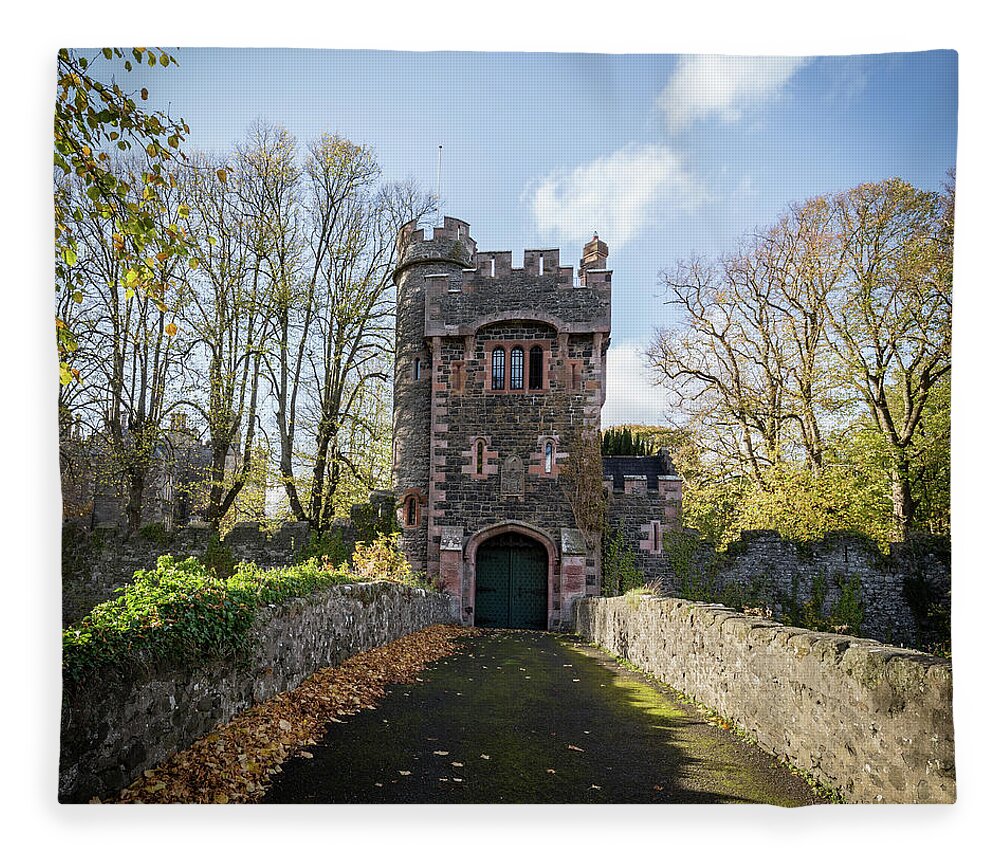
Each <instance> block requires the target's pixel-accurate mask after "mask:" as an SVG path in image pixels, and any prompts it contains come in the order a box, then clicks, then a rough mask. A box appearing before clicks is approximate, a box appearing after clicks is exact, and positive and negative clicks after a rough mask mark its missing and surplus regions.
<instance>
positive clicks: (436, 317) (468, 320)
mask: <svg viewBox="0 0 1000 860" xmlns="http://www.w3.org/2000/svg"><path fill="white" fill-rule="evenodd" d="M424 244H426V242H425V243H424ZM512 256H513V255H512V253H511V252H510V251H488V252H478V253H477V254H476V255H475V257H474V259H473V265H472V266H469V267H467V268H464V269H462V270H461V271H454V270H453V269H452V270H451V271H448V270H444V269H443V270H442V271H440V272H428V273H427V274H426V275H425V276H424V287H425V291H426V304H425V306H424V313H425V316H424V336H425V337H434V336H442V337H453V336H463V335H468V334H474V333H475V332H476V331H477V330H478V329H479V328H481V327H482V326H484V325H489V324H491V323H494V322H499V321H504V320H515V319H529V320H538V321H540V322H545V323H547V324H549V325H552V327H553V328H555V329H556V331H558V332H560V333H567V334H582V333H594V332H599V333H602V334H608V333H610V331H611V272H610V270H604V269H602V270H585V271H582V272H581V279H580V281H579V283H574V279H573V267H572V266H562V265H560V260H559V249H558V248H556V249H550V250H527V251H525V252H524V265H523V266H521V267H520V268H514V267H512V265H511V262H512ZM541 309H544V311H542V310H541Z"/></svg>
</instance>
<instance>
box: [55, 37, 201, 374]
mask: <svg viewBox="0 0 1000 860" xmlns="http://www.w3.org/2000/svg"><path fill="white" fill-rule="evenodd" d="M102 60H103V62H104V63H105V66H104V67H103V68H104V69H107V71H108V74H111V67H112V65H113V64H115V63H120V65H121V67H122V68H123V69H124V71H125V72H126V73H129V72H131V71H132V70H133V68H134V67H135V66H136V65H139V64H145V65H149V66H163V67H168V66H171V65H176V60H175V59H174V58H173V57H172V56H171V55H169V54H167V53H166V52H165V51H162V50H158V49H153V48H132V49H131V50H130V51H128V50H125V49H120V48H104V49H103V50H102V51H101V52H100V54H99V55H97V56H95V57H91V58H87V57H85V56H82V55H80V54H79V53H77V52H75V51H72V50H68V49H63V50H61V51H59V54H58V60H57V79H56V103H55V121H54V152H53V164H54V168H55V179H56V183H55V279H56V292H57V316H56V337H57V345H58V350H59V362H60V364H59V371H60V373H59V375H60V381H61V382H62V384H63V385H69V384H70V383H72V382H73V381H74V379H79V370H78V369H77V368H75V367H74V366H73V363H72V354H73V353H74V352H75V351H76V349H77V345H78V344H77V339H76V337H75V335H74V332H73V330H72V328H71V326H70V324H69V323H68V322H67V319H66V317H67V314H66V309H67V307H66V306H67V303H68V302H71V303H76V304H79V303H82V302H83V298H84V290H85V289H86V288H87V287H88V284H87V282H86V280H85V279H84V278H83V277H82V276H81V273H80V271H79V269H78V266H77V261H78V258H79V247H78V243H79V229H80V224H81V222H83V221H84V220H85V218H87V217H88V216H93V215H96V216H97V217H99V218H100V219H102V220H103V221H104V222H105V223H106V224H107V227H108V234H109V240H110V241H109V244H108V253H109V254H112V255H113V256H114V257H115V258H116V260H117V261H118V262H119V263H121V264H122V265H121V266H120V269H121V280H120V282H114V283H112V284H111V285H110V286H111V288H112V289H117V288H119V287H122V288H124V291H125V292H126V294H127V295H129V296H130V295H133V294H136V293H139V292H142V293H145V294H146V295H149V296H150V297H151V298H152V299H153V300H154V301H156V302H158V303H159V304H160V305H163V300H164V293H165V289H166V288H165V285H164V283H163V282H162V280H161V278H160V271H161V269H162V265H163V263H164V262H165V261H166V260H167V259H168V258H170V257H173V256H182V257H183V256H185V255H186V241H185V232H184V229H183V228H182V226H181V225H180V223H179V221H178V220H171V221H170V222H168V223H164V222H163V220H162V218H160V217H159V216H160V215H162V213H163V211H164V203H163V199H162V197H163V192H164V190H165V189H169V188H171V187H173V186H174V185H175V184H176V179H175V177H174V171H175V168H176V165H177V163H178V161H179V159H180V158H181V155H180V145H181V142H182V141H183V140H184V136H185V135H186V134H187V133H188V131H189V129H188V126H187V125H186V124H185V123H184V122H183V120H173V119H171V118H170V117H169V116H167V115H166V114H163V113H161V112H158V111H147V110H144V109H143V108H142V107H140V104H139V103H140V102H141V101H145V100H146V99H147V98H148V97H149V93H148V92H147V90H146V89H145V88H143V89H142V90H140V92H139V93H135V92H129V91H127V90H126V89H125V88H123V87H122V86H121V85H120V84H119V83H118V82H117V81H115V80H114V79H113V75H112V80H111V81H110V82H105V81H102V80H100V79H99V78H98V77H96V76H94V75H93V73H92V69H93V68H94V67H95V64H97V63H99V62H101V61H102ZM126 152H133V153H140V152H141V153H142V154H143V156H144V158H145V164H144V166H143V169H142V170H140V171H138V172H136V173H134V174H122V173H121V172H120V171H118V170H115V169H114V162H113V161H112V158H111V156H112V155H113V154H115V153H119V154H120V153H126ZM70 179H72V180H74V181H75V185H76V187H77V188H78V189H79V191H80V192H81V193H80V194H74V193H73V191H72V190H71V186H70V183H68V182H67V180H70ZM164 307H165V306H164Z"/></svg>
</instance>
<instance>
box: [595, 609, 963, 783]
mask: <svg viewBox="0 0 1000 860" xmlns="http://www.w3.org/2000/svg"><path fill="white" fill-rule="evenodd" d="M575 611H576V631H577V633H578V634H579V635H580V636H581V637H583V638H584V639H586V640H588V641H590V642H594V643H595V644H596V645H598V646H600V647H602V648H604V649H606V650H608V651H610V652H612V653H613V654H616V655H618V656H620V657H623V658H624V659H626V660H628V661H629V662H631V663H633V664H635V665H636V666H638V667H639V668H640V669H642V670H643V671H646V672H649V673H651V674H652V675H654V676H656V677H657V678H658V679H660V680H661V681H663V682H665V683H667V684H669V685H671V686H672V687H674V688H675V689H677V690H679V691H681V692H682V693H684V694H685V695H688V696H691V697H692V698H694V699H696V700H697V701H699V702H701V703H702V704H704V705H706V706H708V707H709V708H711V709H712V710H714V711H716V712H717V713H719V714H721V715H723V716H724V717H725V718H726V719H728V720H730V721H732V722H733V723H735V724H736V725H738V726H739V727H740V728H741V729H743V730H744V731H746V732H747V733H748V734H749V735H751V736H752V737H753V738H754V739H755V740H756V741H757V742H758V743H759V744H760V745H761V746H762V747H763V748H764V749H765V750H767V751H768V752H770V753H773V754H774V755H776V756H778V757H779V758H782V759H786V760H787V761H789V762H790V763H791V764H792V765H794V766H795V767H798V768H800V769H802V770H805V771H808V772H809V773H811V774H812V775H813V776H814V777H815V778H816V779H818V780H820V781H821V782H823V783H825V784H827V785H832V786H836V787H837V788H838V789H839V790H840V792H841V794H842V796H843V797H844V798H845V799H846V800H848V801H852V802H857V803H953V802H954V800H955V739H954V738H955V736H954V727H953V723H952V673H951V664H950V663H949V662H948V661H946V660H943V659H940V658H937V657H932V656H930V655H928V654H922V653H920V652H917V651H909V650H904V649H900V648H889V647H885V646H883V645H881V644H880V643H878V642H874V641H871V640H866V639H856V638H853V637H850V636H839V635H835V634H830V633H815V632H812V631H809V630H802V629H798V628H794V627H784V626H782V625H780V624H777V623H775V622H773V621H767V620H765V619H762V618H757V617H752V616H748V615H743V614H742V613H739V612H734V611H732V610H729V609H726V608H725V607H722V606H719V605H713V604H704V603H692V602H689V601H685V600H677V599H674V598H651V597H641V598H628V597H615V598H586V599H583V600H580V601H579V602H578V603H577V605H576V610H575Z"/></svg>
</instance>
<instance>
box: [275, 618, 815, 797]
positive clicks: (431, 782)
mask: <svg viewBox="0 0 1000 860" xmlns="http://www.w3.org/2000/svg"><path fill="white" fill-rule="evenodd" d="M421 679H422V681H421V683H418V684H415V685H412V686H409V685H407V686H402V685H401V686H397V687H393V688H391V689H390V690H389V691H388V695H387V696H386V698H385V699H384V700H383V701H382V703H381V704H380V706H379V707H378V708H377V709H375V710H370V711H363V712H362V713H360V714H358V715H356V716H354V717H351V718H349V719H347V720H346V721H345V722H343V723H338V724H334V725H332V726H331V728H330V731H329V732H328V733H327V735H326V737H325V738H324V740H323V741H322V742H320V743H319V744H318V745H316V746H314V747H310V749H309V752H311V753H312V758H294V759H292V760H290V761H288V762H286V763H285V765H284V766H283V772H282V773H281V774H278V775H276V776H275V778H274V783H273V784H272V786H271V788H270V790H269V791H268V793H267V795H266V796H265V797H264V799H263V801H262V802H264V803H773V804H779V805H782V806H798V805H803V804H810V803H817V802H820V801H819V800H818V799H817V798H816V797H815V796H814V795H813V793H812V792H811V790H810V788H809V786H808V785H807V784H806V783H805V782H804V781H803V780H801V779H799V778H798V777H796V776H794V775H793V774H792V773H791V772H790V771H788V770H787V769H786V768H784V767H782V766H781V765H779V764H778V763H777V762H776V761H775V760H774V759H773V758H771V757H770V756H768V755H766V754H764V753H763V752H761V751H760V750H759V749H756V748H754V747H750V746H748V745H746V744H742V743H740V742H739V741H738V740H736V739H735V738H733V737H732V736H731V735H730V734H728V733H727V732H724V731H722V730H721V729H718V728H716V727H714V726H711V725H709V724H707V723H705V722H703V721H702V720H701V719H700V718H699V716H698V714H697V712H696V711H695V710H694V708H692V707H691V706H690V705H687V704H685V703H683V702H681V701H680V700H679V699H677V697H676V695H674V694H673V693H672V692H670V691H669V690H667V689H666V688H663V687H660V686H659V685H656V684H655V683H652V682H650V681H649V680H647V679H646V678H644V677H643V676H641V675H639V674H637V673H635V672H631V671H629V670H627V669H623V668H622V667H620V666H618V665H617V664H616V663H615V662H614V661H613V660H610V659H609V658H608V657H607V656H606V655H604V654H602V653H601V652H599V651H597V650H595V649H593V648H589V647H587V646H584V645H582V644H581V643H579V641H578V640H576V639H575V638H573V637H562V636H557V635H553V634H546V633H535V632H524V631H512V630H502V631H500V630H498V631H484V632H483V633H482V635H480V636H477V637H470V638H469V639H467V640H465V647H463V648H462V650H461V651H460V652H459V653H457V654H454V655H452V656H451V657H448V658H445V659H443V660H440V661H438V662H437V663H435V664H433V665H432V666H430V667H429V668H427V669H426V670H424V671H423V672H422V673H421Z"/></svg>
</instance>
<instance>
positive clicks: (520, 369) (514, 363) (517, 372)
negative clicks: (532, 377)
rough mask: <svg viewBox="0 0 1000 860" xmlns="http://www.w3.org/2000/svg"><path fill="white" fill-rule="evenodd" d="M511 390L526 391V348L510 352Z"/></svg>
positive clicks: (517, 348) (514, 349)
mask: <svg viewBox="0 0 1000 860" xmlns="http://www.w3.org/2000/svg"><path fill="white" fill-rule="evenodd" d="M510 389H511V391H523V390H524V348H523V347H520V346H515V347H514V348H513V349H512V350H511V351H510Z"/></svg>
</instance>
